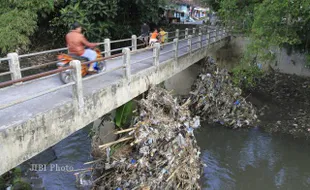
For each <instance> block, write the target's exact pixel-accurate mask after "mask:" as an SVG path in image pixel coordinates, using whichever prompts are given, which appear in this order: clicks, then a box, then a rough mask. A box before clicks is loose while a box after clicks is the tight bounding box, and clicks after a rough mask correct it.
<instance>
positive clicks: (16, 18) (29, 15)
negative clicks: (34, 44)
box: [0, 0, 54, 53]
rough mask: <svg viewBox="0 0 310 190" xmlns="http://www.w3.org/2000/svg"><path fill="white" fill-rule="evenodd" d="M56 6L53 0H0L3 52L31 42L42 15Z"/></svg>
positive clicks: (0, 37) (0, 33) (1, 46)
mask: <svg viewBox="0 0 310 190" xmlns="http://www.w3.org/2000/svg"><path fill="white" fill-rule="evenodd" d="M53 8H54V1H53V0H2V1H0V50H1V52H2V53H6V52H9V51H14V50H15V49H16V48H18V47H20V48H23V47H25V46H26V45H28V44H29V43H30V40H29V36H31V35H33V34H34V32H35V30H36V28H37V22H38V19H39V18H40V17H44V16H46V14H47V13H49V12H50V11H52V10H53Z"/></svg>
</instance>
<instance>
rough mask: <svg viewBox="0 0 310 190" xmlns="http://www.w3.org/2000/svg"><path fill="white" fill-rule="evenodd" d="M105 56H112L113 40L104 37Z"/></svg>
mask: <svg viewBox="0 0 310 190" xmlns="http://www.w3.org/2000/svg"><path fill="white" fill-rule="evenodd" d="M104 51H105V53H104V56H105V57H109V56H111V41H110V39H108V38H107V39H104Z"/></svg>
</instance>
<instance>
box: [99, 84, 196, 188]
mask: <svg viewBox="0 0 310 190" xmlns="http://www.w3.org/2000/svg"><path fill="white" fill-rule="evenodd" d="M188 104H189V102H185V103H184V104H183V105H179V103H178V101H177V99H174V98H173V97H172V95H171V94H169V93H168V92H167V91H166V90H164V89H162V88H155V87H153V88H151V89H150V90H149V92H148V96H147V98H146V99H142V100H141V101H139V102H138V112H137V113H138V116H136V117H135V119H134V124H133V127H132V128H129V129H125V130H121V131H118V132H117V134H120V135H121V136H120V137H119V139H118V140H117V141H115V142H111V143H107V144H104V145H101V146H99V149H100V150H101V151H103V152H104V153H105V154H104V157H103V158H102V159H100V160H98V161H96V162H95V164H94V168H95V171H96V173H97V174H96V175H97V176H98V178H97V179H96V180H95V181H94V187H93V188H94V189H118V190H125V189H142V190H149V189H200V185H199V179H200V175H201V162H200V159H199V155H200V149H199V147H198V146H197V143H196V140H195V137H194V134H193V131H194V129H196V128H198V127H199V126H200V120H199V117H194V118H193V117H191V113H190V111H189V109H188Z"/></svg>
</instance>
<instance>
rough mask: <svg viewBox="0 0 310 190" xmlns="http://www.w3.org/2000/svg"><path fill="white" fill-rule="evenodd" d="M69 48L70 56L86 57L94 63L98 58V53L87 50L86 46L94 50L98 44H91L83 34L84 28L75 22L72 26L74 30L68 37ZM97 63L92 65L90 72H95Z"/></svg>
mask: <svg viewBox="0 0 310 190" xmlns="http://www.w3.org/2000/svg"><path fill="white" fill-rule="evenodd" d="M66 42H67V47H68V50H69V53H70V54H74V55H77V56H82V57H86V58H87V59H88V60H89V61H94V60H96V58H97V53H96V52H95V51H94V50H92V49H85V46H87V47H89V48H94V47H96V46H97V45H99V44H98V43H90V42H88V41H87V39H86V38H85V37H84V35H83V34H82V27H81V26H80V24H79V23H77V22H75V23H74V24H73V25H72V30H71V31H70V32H69V33H68V34H67V35H66ZM94 65H95V63H91V64H90V66H89V68H88V71H89V72H94V71H95V70H94Z"/></svg>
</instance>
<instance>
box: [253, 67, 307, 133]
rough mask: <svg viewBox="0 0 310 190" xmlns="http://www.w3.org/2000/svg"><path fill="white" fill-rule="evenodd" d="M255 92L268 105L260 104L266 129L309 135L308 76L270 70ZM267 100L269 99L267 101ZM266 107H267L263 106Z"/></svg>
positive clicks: (261, 115)
mask: <svg viewBox="0 0 310 190" xmlns="http://www.w3.org/2000/svg"><path fill="white" fill-rule="evenodd" d="M252 94H257V95H256V96H257V99H263V100H262V101H263V102H264V104H267V105H268V106H266V105H264V106H263V105H261V106H258V107H259V108H260V107H262V108H260V110H263V111H262V113H260V120H262V126H263V127H264V129H266V130H267V131H270V132H283V133H287V134H291V135H294V136H295V137H301V136H306V137H308V138H309V137H310V116H309V114H308V113H309V111H310V99H309V94H310V80H309V78H306V77H300V76H296V75H290V74H284V73H278V72H271V73H267V74H266V75H265V76H264V77H263V78H262V79H261V81H260V83H259V84H258V85H257V86H256V88H255V89H254V91H253V92H252ZM266 100H267V102H266ZM264 108H267V109H264Z"/></svg>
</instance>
